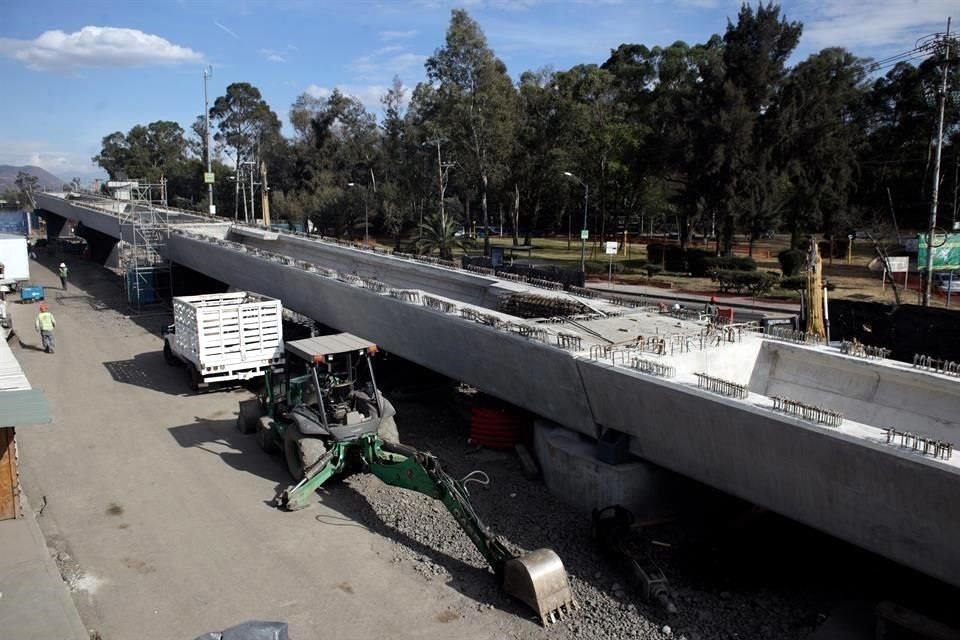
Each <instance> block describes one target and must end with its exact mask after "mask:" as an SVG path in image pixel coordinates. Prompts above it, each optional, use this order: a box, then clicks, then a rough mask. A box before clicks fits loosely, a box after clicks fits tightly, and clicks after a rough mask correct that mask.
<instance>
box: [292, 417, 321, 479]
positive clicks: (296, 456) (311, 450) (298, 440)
mask: <svg viewBox="0 0 960 640" xmlns="http://www.w3.org/2000/svg"><path fill="white" fill-rule="evenodd" d="M326 451H327V448H326V447H325V446H324V444H323V441H322V440H320V439H319V438H311V437H309V436H305V435H303V434H302V433H300V429H298V428H297V427H296V425H290V426H289V427H287V430H286V431H284V432H283V455H284V457H285V458H286V459H287V469H288V470H289V471H290V475H291V476H293V479H294V480H302V479H303V471H304V469H307V468H309V467H310V466H311V465H313V464H314V463H316V462H317V460H319V459H320V456H322V455H323V454H324V453H326Z"/></svg>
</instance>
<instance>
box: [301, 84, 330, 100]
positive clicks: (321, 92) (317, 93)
mask: <svg viewBox="0 0 960 640" xmlns="http://www.w3.org/2000/svg"><path fill="white" fill-rule="evenodd" d="M306 93H308V94H310V95H311V96H313V97H314V98H317V99H320V100H323V99H325V98H329V97H330V94H331V93H333V91H331V90H330V89H327V88H326V87H321V86H320V85H316V84H312V85H310V86H309V87H307V89H306Z"/></svg>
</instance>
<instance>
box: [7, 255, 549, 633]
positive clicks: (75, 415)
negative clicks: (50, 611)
mask: <svg viewBox="0 0 960 640" xmlns="http://www.w3.org/2000/svg"><path fill="white" fill-rule="evenodd" d="M41 260H43V261H44V262H45V263H49V264H46V266H41V265H39V264H37V263H32V265H31V266H32V268H33V271H34V280H35V281H36V282H38V283H40V284H44V285H46V286H47V287H49V288H48V289H47V300H48V303H49V304H50V308H51V311H52V312H53V313H54V314H55V316H56V319H57V329H56V340H57V349H56V353H55V354H53V355H49V354H46V353H43V351H41V350H40V349H39V342H40V339H39V335H38V334H36V333H34V331H33V320H34V318H35V314H36V312H37V307H36V305H20V304H11V305H10V307H11V309H12V311H13V315H14V320H15V323H16V324H15V326H16V327H17V329H18V336H19V341H21V342H20V343H19V344H18V339H17V338H15V339H14V340H13V341H12V347H13V349H14V352H15V353H16V355H17V357H18V358H19V359H20V362H21V365H22V367H23V369H24V371H25V372H26V373H27V375H28V377H29V378H30V381H31V382H32V384H33V385H34V386H35V387H37V388H41V389H43V391H44V392H45V393H46V394H47V397H48V398H49V399H50V402H51V404H52V406H53V415H54V419H53V423H52V424H51V425H49V426H39V427H33V428H25V429H22V430H19V431H18V436H19V440H20V455H21V462H22V477H23V481H24V486H25V488H26V490H27V493H28V496H29V497H30V501H31V503H32V504H33V505H39V504H41V500H42V497H43V496H45V497H46V505H47V506H46V508H45V509H44V511H43V515H42V516H41V517H40V518H39V521H40V524H41V528H42V529H43V530H44V534H45V537H46V538H47V541H48V545H49V546H50V547H51V548H52V549H53V550H54V551H55V552H59V553H60V556H59V559H60V561H61V565H62V570H63V572H64V574H65V575H66V576H67V578H68V582H69V584H70V585H71V587H72V588H73V594H74V600H75V601H76V603H77V605H78V608H79V610H80V613H81V617H82V618H83V620H84V623H85V624H86V626H87V627H88V628H89V629H92V630H96V631H97V632H99V633H100V634H102V637H103V638H104V639H105V640H114V639H124V638H140V639H154V638H155V639H157V640H171V639H173V638H177V639H186V640H189V639H191V638H195V637H196V636H198V635H200V634H202V633H204V632H207V631H219V630H221V629H223V628H225V627H228V626H231V625H234V624H238V623H240V622H243V621H245V620H250V619H266V620H281V621H286V622H289V623H290V637H291V638H292V639H294V640H311V639H320V638H376V637H381V638H438V639H439V638H451V637H456V638H460V639H464V640H467V639H474V638H477V639H479V638H501V637H513V636H516V635H518V634H520V635H526V634H527V633H538V631H537V629H536V626H535V625H534V623H533V622H531V621H529V620H525V619H518V618H517V617H516V616H513V615H510V614H508V613H506V612H502V611H499V610H496V609H491V608H490V607H489V606H487V604H486V603H483V602H477V601H476V600H474V599H472V598H470V597H468V596H466V595H463V594H462V593H460V592H459V591H458V590H457V589H456V588H455V586H448V585H446V584H443V583H441V582H439V581H437V580H433V581H431V580H430V579H428V578H425V577H423V576H421V575H420V574H419V573H417V572H415V571H413V570H412V568H411V567H409V566H408V564H409V563H404V562H397V560H396V554H395V553H394V552H393V551H391V548H390V544H389V542H388V541H387V540H385V539H383V538H380V537H378V536H376V535H374V534H373V533H371V532H369V531H368V530H367V529H365V528H363V527H362V526H360V525H359V524H357V523H356V521H355V520H353V519H352V518H351V517H350V514H344V513H340V512H338V511H336V510H335V509H334V508H332V507H330V506H325V505H318V506H315V507H313V508H311V509H308V510H305V511H300V512H297V513H283V512H280V511H278V510H276V509H275V508H273V507H272V506H270V504H269V503H270V502H271V500H272V499H273V497H274V496H275V494H276V493H277V491H278V490H279V489H282V488H284V487H285V486H286V485H287V484H288V483H289V476H288V475H287V473H286V470H285V468H284V466H283V464H282V460H281V459H280V458H278V457H271V456H268V455H266V454H264V453H262V452H261V451H259V449H258V448H257V445H256V444H255V442H254V439H253V437H252V436H242V435H240V433H239V432H238V431H237V430H236V429H235V426H234V422H235V416H236V407H237V402H238V400H241V399H244V398H246V397H249V395H248V394H247V392H245V391H242V390H237V391H221V392H217V393H206V394H201V395H192V394H190V393H189V391H188V388H187V381H186V374H185V373H184V371H183V370H182V369H178V368H171V367H168V366H167V365H166V364H165V363H164V361H163V357H162V353H161V348H162V342H161V339H160V337H159V333H158V331H157V330H158V329H159V326H160V324H161V323H162V321H163V318H162V317H160V316H157V317H145V318H141V319H138V320H136V321H134V320H131V319H129V318H126V317H124V315H123V313H122V311H123V305H122V301H121V291H120V289H119V284H118V283H117V282H115V281H113V280H111V278H110V277H109V276H108V272H106V271H105V270H103V269H102V268H100V267H97V266H94V265H87V264H83V263H79V262H77V263H76V264H71V265H70V271H71V283H70V289H69V291H67V292H60V291H59V286H58V285H59V282H58V279H57V277H56V275H55V273H53V272H52V271H51V270H50V269H49V268H48V267H49V266H50V265H52V264H53V263H54V261H53V260H45V259H44V257H43V256H41ZM118 310H119V311H120V312H118ZM339 490H349V489H348V488H340V489H339ZM319 500H320V498H319V497H318V501H319ZM328 502H330V503H332V504H334V505H335V504H336V501H328ZM490 580H491V581H492V580H494V577H493V576H492V575H491V576H490ZM0 635H2V634H0Z"/></svg>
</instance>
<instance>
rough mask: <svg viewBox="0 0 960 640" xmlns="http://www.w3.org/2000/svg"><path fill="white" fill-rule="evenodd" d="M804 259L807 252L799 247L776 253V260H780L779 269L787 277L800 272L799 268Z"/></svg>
mask: <svg viewBox="0 0 960 640" xmlns="http://www.w3.org/2000/svg"><path fill="white" fill-rule="evenodd" d="M806 259H807V254H806V253H804V252H803V251H800V250H799V249H784V250H783V251H781V252H780V253H778V254H777V260H779V261H780V271H782V272H783V275H785V276H786V277H788V278H789V277H790V276H795V275H797V274H798V273H800V268H801V267H802V266H803V263H804V262H805V261H806Z"/></svg>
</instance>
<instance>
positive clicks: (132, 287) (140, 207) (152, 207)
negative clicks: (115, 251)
mask: <svg viewBox="0 0 960 640" xmlns="http://www.w3.org/2000/svg"><path fill="white" fill-rule="evenodd" d="M107 186H108V188H110V190H111V191H112V192H113V196H114V198H115V199H116V200H117V202H118V205H117V206H118V211H119V215H120V238H121V244H120V250H119V256H120V260H119V267H120V273H121V275H122V277H123V287H124V292H125V293H126V298H127V306H128V307H129V308H130V309H131V310H132V311H135V312H140V311H143V309H144V307H147V306H151V305H156V304H162V303H166V302H168V301H169V300H170V295H171V292H172V289H173V283H172V277H173V276H172V271H171V268H170V261H169V260H168V259H167V258H166V257H165V256H164V247H165V245H166V241H167V236H168V234H169V228H168V220H167V215H168V210H167V208H166V206H167V182H166V180H165V179H162V178H161V180H160V182H158V183H151V182H147V181H145V180H123V181H116V182H110V183H108V184H107Z"/></svg>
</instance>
